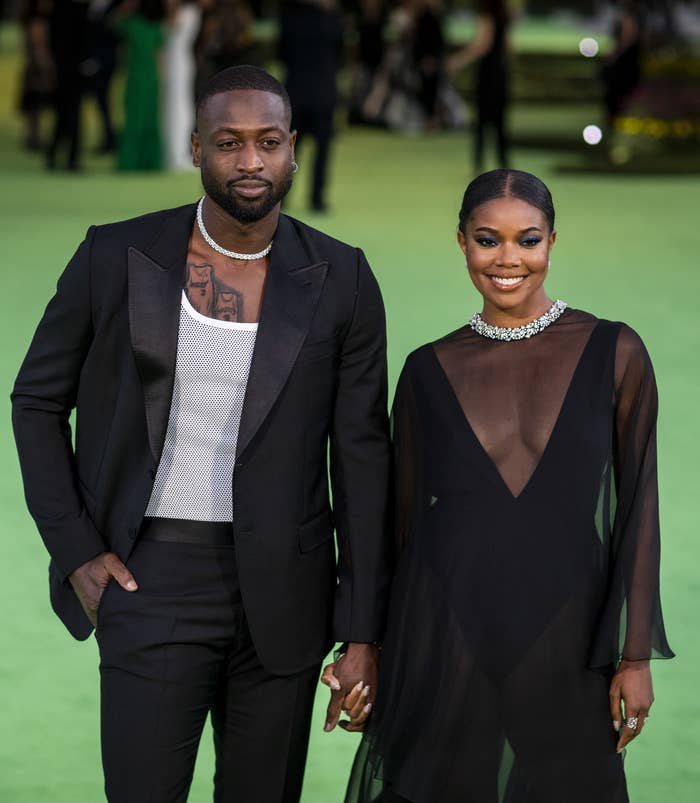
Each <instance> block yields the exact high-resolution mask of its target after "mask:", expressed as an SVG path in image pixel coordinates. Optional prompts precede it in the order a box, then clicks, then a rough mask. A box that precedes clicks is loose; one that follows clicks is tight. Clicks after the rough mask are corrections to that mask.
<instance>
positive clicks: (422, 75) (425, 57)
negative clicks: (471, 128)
mask: <svg viewBox="0 0 700 803" xmlns="http://www.w3.org/2000/svg"><path fill="white" fill-rule="evenodd" d="M410 5H411V17H412V25H411V57H412V59H413V64H414V66H415V69H416V72H417V74H418V80H419V87H418V98H419V100H420V104H421V106H422V108H423V115H424V118H425V123H424V125H425V127H426V128H428V129H434V128H438V127H440V117H441V111H440V108H439V90H440V84H441V82H442V80H443V75H444V59H445V34H444V32H443V25H444V8H443V4H442V0H411V4H410Z"/></svg>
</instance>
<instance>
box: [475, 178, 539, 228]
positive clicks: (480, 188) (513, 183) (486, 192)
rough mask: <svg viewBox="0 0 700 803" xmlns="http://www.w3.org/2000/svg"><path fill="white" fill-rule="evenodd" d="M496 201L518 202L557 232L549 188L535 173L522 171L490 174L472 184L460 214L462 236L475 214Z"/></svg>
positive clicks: (476, 179)
mask: <svg viewBox="0 0 700 803" xmlns="http://www.w3.org/2000/svg"><path fill="white" fill-rule="evenodd" d="M496 198H518V199H519V200H521V201H525V202H526V203H528V204H531V205H532V206H535V207H537V209H539V210H540V212H542V214H543V215H544V218H545V220H546V221H547V225H548V226H549V230H550V231H552V230H553V229H554V203H553V201H552V195H551V193H550V192H549V190H548V189H547V185H546V184H545V183H544V182H543V181H540V179H538V178H537V176H533V175H532V173H525V172H524V171H522V170H504V169H501V170H490V171H489V172H488V173H482V174H481V175H480V176H477V177H476V178H475V179H474V181H472V182H471V183H470V184H469V186H468V187H467V189H466V192H465V193H464V198H463V199H462V208H461V209H460V210H459V228H460V230H461V231H462V232H463V231H464V230H465V228H466V225H467V221H468V220H469V218H470V217H471V215H472V213H473V211H474V210H475V209H476V208H477V207H479V206H481V205H482V204H485V203H488V202H489V201H493V200H495V199H496Z"/></svg>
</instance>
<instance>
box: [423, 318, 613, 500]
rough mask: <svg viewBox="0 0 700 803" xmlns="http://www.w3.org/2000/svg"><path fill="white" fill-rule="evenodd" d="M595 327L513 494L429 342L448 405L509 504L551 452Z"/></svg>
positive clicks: (531, 483)
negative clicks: (548, 428)
mask: <svg viewBox="0 0 700 803" xmlns="http://www.w3.org/2000/svg"><path fill="white" fill-rule="evenodd" d="M598 326H599V323H596V325H595V326H594V327H593V328H592V329H591V331H590V333H589V334H588V338H587V340H586V343H585V345H584V347H583V349H582V350H581V354H580V356H579V358H578V361H577V362H576V366H575V367H574V370H573V373H572V374H571V379H570V381H569V384H568V386H567V388H566V391H565V392H564V395H563V396H562V400H561V403H560V405H559V411H558V413H557V415H556V418H555V419H554V423H553V425H552V429H551V431H550V433H549V436H548V437H547V442H546V444H545V447H544V449H543V450H542V453H541V454H540V456H539V458H538V460H537V462H536V463H535V465H534V468H533V469H532V471H531V472H530V475H529V476H528V478H527V481H526V482H525V484H524V485H523V487H522V488H521V490H520V492H519V493H517V494H514V493H513V491H512V490H511V488H510V486H509V485H508V483H507V482H506V481H505V479H504V478H503V475H502V474H501V471H500V469H499V468H498V466H497V465H496V463H495V461H494V459H493V458H492V457H491V455H490V454H489V452H488V451H487V449H486V447H485V446H484V445H483V443H482V442H481V440H480V439H479V437H478V436H477V434H476V432H475V430H474V427H473V426H472V424H471V422H470V421H469V417H468V416H467V414H466V413H465V411H464V410H463V409H462V405H461V403H460V401H459V397H458V396H457V393H456V392H455V389H454V387H453V386H452V383H451V382H450V379H449V377H448V376H447V373H446V372H445V369H444V368H443V366H442V363H441V362H440V358H439V357H438V355H437V353H436V351H435V346H434V345H433V344H430V347H429V351H430V354H431V358H432V360H433V361H434V363H435V365H436V367H437V369H438V373H439V375H440V376H441V377H442V381H444V383H445V384H446V385H447V387H448V389H449V397H450V398H451V399H452V404H453V406H454V408H455V413H456V415H458V416H459V418H460V420H461V421H462V422H463V426H464V427H465V428H466V431H467V435H468V437H469V438H470V440H471V441H472V442H473V444H474V446H475V447H476V450H477V453H478V454H479V455H480V458H481V460H480V462H481V463H482V464H483V465H484V466H485V473H486V474H487V475H488V477H489V479H490V481H491V483H492V484H493V485H495V486H496V487H497V488H499V489H501V490H503V491H504V492H505V494H506V496H507V497H508V498H509V500H510V501H511V502H513V503H515V502H518V501H519V500H521V499H522V498H523V496H525V494H526V493H527V491H528V490H529V488H530V487H531V486H532V485H533V483H534V481H535V479H536V477H537V475H538V474H539V472H540V469H541V467H542V465H543V463H545V461H546V459H547V457H548V455H549V453H550V452H551V450H552V448H553V446H552V444H553V443H554V442H555V440H556V437H557V434H558V431H559V428H560V424H561V420H562V418H563V417H564V414H565V412H566V409H567V407H568V405H569V401H570V399H571V397H572V395H573V389H574V385H575V384H576V383H577V380H578V377H579V375H580V374H581V370H582V366H583V364H584V361H585V359H586V357H587V355H588V353H589V351H590V349H591V343H592V341H593V336H594V334H595V332H596V330H597V329H598Z"/></svg>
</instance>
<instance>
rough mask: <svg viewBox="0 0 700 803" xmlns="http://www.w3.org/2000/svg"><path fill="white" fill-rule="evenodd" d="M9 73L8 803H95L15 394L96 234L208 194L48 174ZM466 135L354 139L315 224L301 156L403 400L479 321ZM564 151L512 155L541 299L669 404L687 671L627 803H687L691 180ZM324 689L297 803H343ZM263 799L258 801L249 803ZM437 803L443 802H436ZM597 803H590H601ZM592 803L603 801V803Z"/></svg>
mask: <svg viewBox="0 0 700 803" xmlns="http://www.w3.org/2000/svg"><path fill="white" fill-rule="evenodd" d="M14 81H15V60H14V56H13V54H12V53H11V52H10V51H9V50H8V49H4V52H0V103H1V104H2V107H0V179H1V182H2V183H1V185H0V186H1V187H2V193H1V196H0V205H1V206H0V227H1V228H0V234H1V235H2V240H1V242H2V244H3V248H4V254H5V256H4V264H5V267H4V269H3V275H4V282H3V283H4V286H5V296H4V298H5V305H4V315H3V316H2V318H1V319H0V337H2V341H3V344H4V347H3V349H2V352H1V353H0V371H1V372H2V393H3V396H4V398H5V400H6V401H5V407H4V411H5V415H3V416H2V423H1V426H2V434H3V438H4V441H3V442H4V444H5V446H4V449H2V450H1V451H0V469H1V471H0V502H1V503H2V507H3V510H4V513H5V516H4V531H3V534H2V539H1V540H0V561H1V563H2V565H4V566H5V578H4V581H3V582H2V583H1V584H0V606H1V607H2V610H3V612H4V615H3V625H2V628H1V629H0V694H1V695H2V708H1V709H0V711H1V713H0V723H1V725H0V801H2V803H45V802H47V801H50V802H51V803H68V801H70V803H98V801H100V800H101V799H102V797H101V774H100V761H99V744H98V674H97V651H96V647H95V643H94V640H92V639H91V640H89V641H88V642H87V643H84V644H78V643H75V642H73V641H72V640H71V639H70V637H69V636H68V634H67V633H66V632H64V630H63V628H62V626H61V625H60V624H59V622H58V620H57V619H56V618H55V617H54V616H53V614H52V613H51V611H50V608H49V603H48V597H47V588H46V564H47V558H46V555H45V553H44V550H43V547H42V545H41V542H40V539H39V537H38V535H37V534H36V532H35V530H34V527H33V524H32V522H31V521H30V519H29V517H28V515H27V513H26V512H25V509H24V503H23V498H22V490H21V486H20V481H19V476H18V468H17V460H16V456H15V453H14V447H13V442H12V439H11V433H10V426H9V402H8V401H7V397H8V394H9V391H10V387H11V384H12V381H13V379H14V375H15V373H16V371H17V368H18V366H19V362H20V360H21V358H22V356H23V354H24V352H25V350H26V348H27V345H28V342H29V339H30V337H31V334H32V331H33V329H34V327H35V326H36V323H37V321H38V319H39V316H40V314H41V312H42V310H43V307H44V305H45V303H46V301H47V300H48V298H49V296H50V294H51V292H52V289H53V287H54V285H55V282H56V278H57V276H58V274H59V272H60V271H61V269H62V268H63V266H64V264H65V262H66V260H67V259H68V258H69V256H70V255H71V253H72V251H73V250H74V248H75V246H76V245H77V243H78V242H79V241H80V239H81V238H82V236H83V234H84V232H85V230H86V228H87V227H88V225H90V224H91V223H103V222H106V221H110V220H116V219H119V218H124V217H131V216H134V215H137V214H139V213H142V212H146V211H150V210H153V209H158V208H164V207H168V206H174V205H177V204H180V203H185V202H188V201H191V200H193V199H195V198H197V197H198V192H199V185H198V180H197V176H196V175H195V174H194V173H193V174H189V175H179V176H170V175H150V176H143V177H138V176H117V175H114V174H113V173H112V172H111V169H110V167H109V164H108V163H107V162H106V161H104V160H97V159H92V160H88V162H87V168H88V169H87V170H86V171H85V173H84V174H83V175H80V176H75V177H69V176H66V175H61V174H55V175H48V174H47V173H45V172H43V171H42V169H41V166H40V163H39V161H38V160H37V159H35V158H34V157H30V156H28V155H26V154H24V153H22V152H21V151H20V150H19V148H18V147H17V144H16V143H17V142H18V139H19V133H20V129H19V126H18V123H17V120H16V119H15V117H14V115H13V113H12V105H13V103H14V97H15V95H14ZM467 145H468V143H467V138H466V135H464V134H460V133H456V134H440V135H433V136H426V137H422V138H419V137H404V136H396V135H386V134H383V133H380V132H369V133H368V132H354V131H353V132H343V133H342V135H341V137H340V138H339V140H338V144H337V148H336V151H335V160H334V170H333V186H332V190H331V193H330V198H329V200H330V203H331V206H332V213H331V214H329V215H328V216H326V217H324V218H319V217H314V216H312V215H309V214H307V212H306V209H305V204H304V203H303V201H304V199H305V191H304V185H305V183H306V181H307V179H308V174H309V171H310V167H309V164H308V161H307V159H306V158H305V154H304V153H302V154H301V155H300V158H299V162H300V164H301V167H302V169H301V172H300V174H299V177H298V178H299V182H298V183H299V184H300V185H301V186H299V187H297V188H296V189H295V191H294V195H293V197H292V199H291V202H290V205H289V208H288V211H289V212H290V214H295V215H297V216H299V217H301V218H302V219H304V220H305V221H307V222H308V223H310V224H311V225H317V226H319V227H320V228H323V229H324V230H326V231H328V232H329V233H331V234H333V235H335V236H337V237H340V238H342V239H344V240H346V241H348V242H350V243H354V244H358V245H361V246H362V247H363V248H364V249H365V251H366V253H367V256H368V258H369V260H370V262H371V264H372V265H373V267H374V269H375V271H376V273H377V276H378V278H379V281H380V283H381V286H382V289H383V292H384V297H385V300H386V305H387V312H388V326H389V343H390V369H391V381H392V386H393V382H395V379H396V376H397V374H398V371H399V370H400V368H401V364H402V361H403V358H404V357H405V355H406V354H407V353H408V352H409V351H410V350H411V349H413V348H414V347H415V346H417V345H419V344H420V343H423V342H425V341H427V340H430V339H432V338H435V337H437V336H439V335H441V334H443V333H446V332H448V331H450V330H451V329H453V328H455V327H457V326H459V325H460V324H462V323H463V322H464V321H465V320H466V319H467V317H468V316H469V315H470V314H471V313H472V312H473V311H474V310H475V309H476V308H477V298H476V295H475V292H474V291H473V289H472V288H471V285H470V283H469V281H468V279H467V275H466V272H465V269H464V265H463V258H462V254H461V252H460V251H459V249H458V247H457V244H456V242H455V226H456V220H457V211H458V207H459V203H460V199H461V194H462V192H463V190H464V186H465V183H466V181H467V179H468V178H469V173H468V167H467V161H466V153H467ZM555 158H556V157H555V156H554V155H552V154H548V153H544V152H533V151H527V152H526V151H523V152H516V153H515V158H514V163H515V166H517V167H520V168H523V169H527V170H531V171H533V172H535V173H537V174H538V175H540V176H541V177H542V178H544V180H545V181H547V182H548V183H549V185H550V187H551V189H552V192H553V195H554V198H555V202H556V206H557V218H558V226H557V228H558V232H559V240H558V242H557V245H556V248H555V250H554V252H553V254H552V272H551V278H550V280H549V284H548V289H549V292H550V294H551V295H553V296H555V297H560V298H564V299H565V300H567V301H568V302H569V303H570V304H571V305H573V306H576V307H581V308H584V309H587V310H590V311H592V312H594V313H596V314H597V315H599V316H601V317H608V318H613V319H622V320H625V321H627V322H628V323H630V324H631V325H632V326H633V327H635V328H636V329H637V330H638V331H639V332H640V333H641V335H642V336H643V338H644V339H645V341H646V343H647V345H648V348H649V350H650V352H651V355H652V358H653V360H654V363H655V366H656V370H657V374H658V382H659V387H660V399H661V419H660V428H659V438H660V472H661V473H660V482H661V514H662V521H663V537H664V547H663V549H664V552H663V555H664V557H663V592H664V596H663V599H664V610H665V615H666V621H667V626H668V632H669V638H670V640H671V644H672V646H673V647H674V648H675V650H676V651H677V652H678V654H679V657H678V658H677V659H676V660H675V661H672V662H668V663H664V664H661V663H659V664H656V665H655V666H654V673H655V674H654V677H655V686H656V698H657V702H656V705H655V707H654V709H653V712H652V719H651V720H650V722H649V724H648V726H647V729H646V731H645V733H644V735H643V737H642V738H640V739H639V741H638V742H637V743H635V744H634V745H633V746H632V748H631V749H630V751H629V753H628V757H627V769H628V774H629V782H630V787H631V792H632V800H633V801H634V802H635V803H661V801H674V803H693V801H695V800H696V799H697V794H698V791H697V790H698V788H700V768H699V765H698V761H697V757H698V754H700V704H699V703H698V694H697V685H698V672H697V667H698V666H699V665H700V648H699V647H698V639H697V631H698V625H697V617H698V613H699V610H698V602H699V600H700V594H699V593H698V592H699V591H700V579H699V578H700V576H699V573H698V568H697V564H696V563H695V561H699V562H700V543H699V542H698V540H697V524H698V513H699V512H700V511H699V506H698V497H699V494H698V489H697V484H698V473H697V458H696V455H697V451H698V443H699V442H700V440H699V439H700V424H699V423H698V420H699V419H698V416H697V414H695V413H694V408H695V404H696V403H697V400H698V396H699V393H700V379H699V378H698V368H697V366H698V357H697V355H698V351H699V350H700V328H699V327H698V324H697V316H698V304H697V298H698V297H699V295H700V271H699V270H698V265H697V254H698V251H699V246H700V237H699V233H698V223H697V198H698V189H699V185H698V182H697V180H694V179H686V178H683V177H676V178H673V179H665V178H659V177H655V178H643V177H634V178H632V177H628V178H624V179H622V178H619V177H617V178H616V177H608V176H587V175H585V174H583V175H577V176H571V175H562V174H561V173H558V172H556V171H555V170H554V169H553V166H554V164H555ZM325 699H326V694H325V692H324V691H322V692H321V693H320V694H319V701H318V707H317V716H316V719H315V722H314V728H313V738H312V742H311V749H310V756H309V764H308V772H307V776H306V785H305V792H304V798H303V800H304V803H339V802H340V801H341V800H342V790H343V787H344V780H345V778H346V775H347V770H348V766H349V763H350V761H351V758H352V753H353V749H354V746H355V744H356V741H357V739H356V737H353V736H350V735H348V734H345V733H342V732H338V733H334V734H332V735H326V734H323V733H322V708H323V705H324V702H325ZM560 703H561V713H562V723H561V730H562V738H563V739H565V738H566V733H567V730H568V729H569V728H575V727H576V717H577V701H576V700H561V701H560ZM212 766H213V765H212V751H211V738H210V734H209V732H207V733H206V734H205V736H204V739H203V746H202V750H201V754H200V759H199V763H198V766H197V772H196V777H195V781H194V784H193V787H192V793H191V798H190V799H191V801H193V802H194V803H201V802H202V801H207V800H210V799H211V792H210V789H211V775H212ZM251 803H252V802H251ZM435 803H439V801H435ZM591 803H594V801H591ZM595 803H597V802H595Z"/></svg>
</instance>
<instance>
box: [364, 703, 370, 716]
mask: <svg viewBox="0 0 700 803" xmlns="http://www.w3.org/2000/svg"><path fill="white" fill-rule="evenodd" d="M362 710H363V711H364V712H365V714H369V712H370V711H371V710H372V703H367V705H366V706H365V707H364V708H363V709H362Z"/></svg>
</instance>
